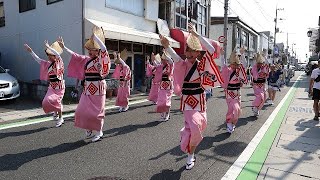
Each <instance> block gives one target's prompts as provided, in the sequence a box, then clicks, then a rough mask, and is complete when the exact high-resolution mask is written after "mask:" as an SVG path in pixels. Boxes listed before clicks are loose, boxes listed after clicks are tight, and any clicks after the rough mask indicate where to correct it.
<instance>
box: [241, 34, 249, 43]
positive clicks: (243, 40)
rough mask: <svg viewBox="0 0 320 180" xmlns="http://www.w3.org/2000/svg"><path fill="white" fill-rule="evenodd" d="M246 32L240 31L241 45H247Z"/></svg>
mask: <svg viewBox="0 0 320 180" xmlns="http://www.w3.org/2000/svg"><path fill="white" fill-rule="evenodd" d="M248 38H249V37H248V33H247V32H244V31H243V32H242V43H241V46H245V47H248Z"/></svg>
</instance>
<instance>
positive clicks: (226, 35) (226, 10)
mask: <svg viewBox="0 0 320 180" xmlns="http://www.w3.org/2000/svg"><path fill="white" fill-rule="evenodd" d="M228 1H229V0H224V27H223V36H224V43H223V50H224V58H225V59H226V60H227V44H228V43H227V42H228V3H229V2H228Z"/></svg>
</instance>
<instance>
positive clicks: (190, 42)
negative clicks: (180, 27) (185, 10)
mask: <svg viewBox="0 0 320 180" xmlns="http://www.w3.org/2000/svg"><path fill="white" fill-rule="evenodd" d="M187 46H188V47H189V48H190V49H192V50H194V51H203V49H202V46H201V43H200V40H199V38H197V37H195V36H193V35H192V34H190V35H189V37H188V39H187Z"/></svg>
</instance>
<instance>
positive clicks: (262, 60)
mask: <svg viewBox="0 0 320 180" xmlns="http://www.w3.org/2000/svg"><path fill="white" fill-rule="evenodd" d="M254 59H255V60H256V62H257V63H264V62H265V61H266V60H265V58H264V57H263V56H262V55H261V54H260V53H257V54H256V55H255V57H254Z"/></svg>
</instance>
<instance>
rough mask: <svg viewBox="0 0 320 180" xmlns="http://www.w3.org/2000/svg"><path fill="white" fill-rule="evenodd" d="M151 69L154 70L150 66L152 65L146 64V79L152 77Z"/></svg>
mask: <svg viewBox="0 0 320 180" xmlns="http://www.w3.org/2000/svg"><path fill="white" fill-rule="evenodd" d="M153 68H155V67H154V66H152V65H151V64H149V63H148V64H147V71H146V76H147V77H150V76H152V74H153V72H152V70H153Z"/></svg>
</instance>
